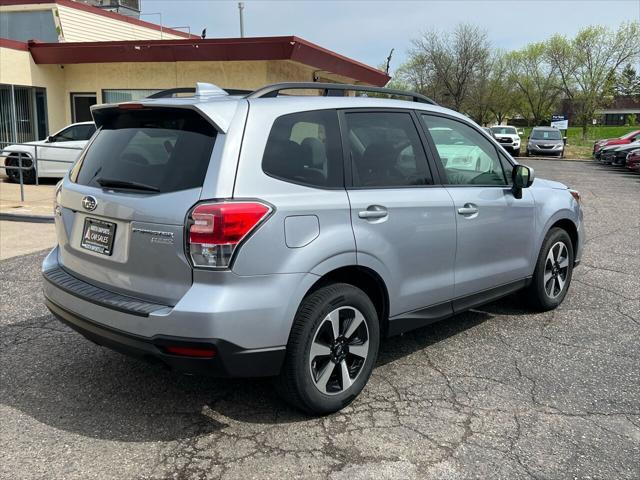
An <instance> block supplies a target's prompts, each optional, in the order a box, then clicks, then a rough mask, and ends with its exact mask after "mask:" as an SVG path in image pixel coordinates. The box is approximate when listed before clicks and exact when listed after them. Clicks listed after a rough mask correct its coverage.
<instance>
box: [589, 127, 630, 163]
mask: <svg viewBox="0 0 640 480" xmlns="http://www.w3.org/2000/svg"><path fill="white" fill-rule="evenodd" d="M636 140H640V130H634V131H633V132H629V133H627V134H625V135H622V136H621V137H617V138H605V139H603V140H598V141H597V142H596V143H595V144H594V145H593V155H594V156H595V157H596V158H597V159H599V157H600V154H601V151H602V149H603V148H605V147H610V146H612V145H625V144H628V143H631V142H635V141H636Z"/></svg>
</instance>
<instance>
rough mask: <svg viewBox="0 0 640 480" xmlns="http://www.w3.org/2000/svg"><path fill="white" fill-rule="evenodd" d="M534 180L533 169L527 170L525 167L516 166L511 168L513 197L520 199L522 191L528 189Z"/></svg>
mask: <svg viewBox="0 0 640 480" xmlns="http://www.w3.org/2000/svg"><path fill="white" fill-rule="evenodd" d="M534 179H535V175H534V172H533V168H529V167H527V166H526V165H516V166H514V167H513V173H512V180H513V189H512V191H513V196H514V197H515V198H522V189H523V188H529V187H530V186H531V184H532V183H533V180H534Z"/></svg>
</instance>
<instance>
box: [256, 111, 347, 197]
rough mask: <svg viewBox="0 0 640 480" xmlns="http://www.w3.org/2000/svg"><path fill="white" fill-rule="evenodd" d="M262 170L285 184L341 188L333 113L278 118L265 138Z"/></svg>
mask: <svg viewBox="0 0 640 480" xmlns="http://www.w3.org/2000/svg"><path fill="white" fill-rule="evenodd" d="M262 169H263V171H264V172H265V173H266V174H267V175H269V176H272V177H275V178H278V179H280V180H284V181H286V182H291V183H299V184H302V185H308V186H311V187H320V188H342V187H343V185H344V184H343V166H342V151H341V143H340V127H339V126H338V114H337V112H336V111H335V110H316V111H311V112H299V113H292V114H289V115H283V116H281V117H278V118H277V119H276V120H275V122H273V127H272V128H271V132H270V133H269V138H268V139H267V144H266V146H265V150H264V156H263V158H262Z"/></svg>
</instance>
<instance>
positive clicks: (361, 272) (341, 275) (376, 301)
mask: <svg viewBox="0 0 640 480" xmlns="http://www.w3.org/2000/svg"><path fill="white" fill-rule="evenodd" d="M332 283H348V284H350V285H353V286H354V287H357V288H359V289H360V290H362V291H363V292H364V293H365V294H367V296H368V297H369V299H370V300H371V302H372V303H373V305H374V307H375V308H376V311H377V313H378V321H379V322H380V334H381V336H385V335H386V333H387V329H388V325H389V291H388V290H387V285H386V284H385V282H384V280H383V279H382V277H381V276H380V275H379V274H378V273H377V272H376V271H375V270H373V269H371V268H369V267H364V266H362V265H346V266H342V267H339V268H336V269H334V270H331V271H329V272H327V273H325V274H324V275H322V276H321V277H320V278H319V279H318V280H317V281H316V282H315V283H314V284H313V285H312V286H311V288H309V290H307V293H306V294H305V297H306V296H308V295H310V294H311V293H313V292H314V291H316V290H318V289H319V288H322V287H324V286H326V285H330V284H332Z"/></svg>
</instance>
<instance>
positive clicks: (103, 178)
mask: <svg viewBox="0 0 640 480" xmlns="http://www.w3.org/2000/svg"><path fill="white" fill-rule="evenodd" d="M99 115H100V118H101V120H102V127H101V128H100V129H99V130H98V133H97V134H96V136H95V138H94V140H93V142H92V143H91V144H90V146H89V148H88V149H87V151H86V152H85V155H84V157H83V158H82V159H81V161H80V162H78V164H77V165H76V166H75V167H74V170H73V172H72V174H71V180H72V181H75V182H77V183H79V184H80V185H89V186H92V187H100V186H107V185H108V186H114V187H115V188H125V189H126V188H130V189H133V190H147V191H151V192H160V193H167V192H175V191H178V190H186V189H189V188H194V187H201V186H202V183H203V181H204V177H205V174H206V172H207V167H208V166H209V159H210V157H211V151H212V149H213V144H214V142H215V138H216V130H215V128H214V127H213V126H212V125H211V124H210V123H208V122H207V121H206V120H204V119H203V118H202V117H201V116H200V115H198V114H197V113H196V112H194V111H193V110H188V109H178V108H153V109H150V108H145V109H141V110H120V109H113V110H108V111H100V113H99ZM141 185H142V186H144V187H145V188H139V187H140V186H141Z"/></svg>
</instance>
